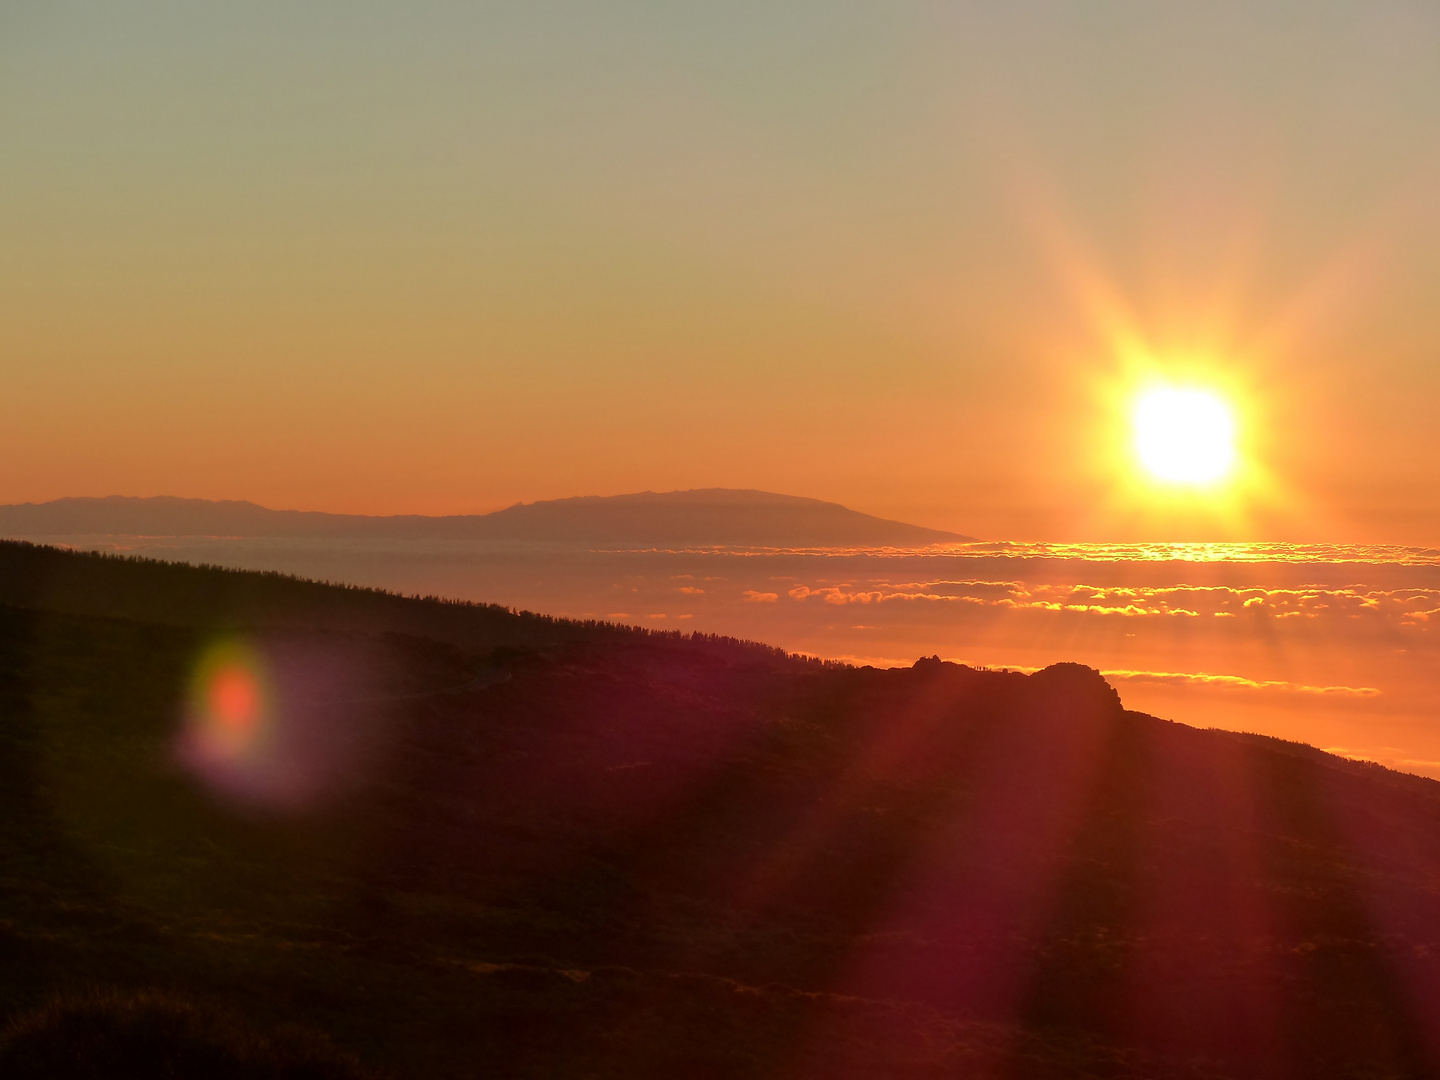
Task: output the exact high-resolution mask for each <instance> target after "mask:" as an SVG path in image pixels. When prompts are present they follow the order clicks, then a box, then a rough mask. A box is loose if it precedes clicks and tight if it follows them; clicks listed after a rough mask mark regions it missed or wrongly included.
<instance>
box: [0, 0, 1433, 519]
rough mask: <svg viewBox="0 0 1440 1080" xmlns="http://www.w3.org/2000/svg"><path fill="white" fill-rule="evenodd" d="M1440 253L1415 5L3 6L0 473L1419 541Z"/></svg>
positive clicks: (66, 485) (407, 507)
mask: <svg viewBox="0 0 1440 1080" xmlns="http://www.w3.org/2000/svg"><path fill="white" fill-rule="evenodd" d="M1437 240H1440V8H1436V7H1435V6H1434V5H1433V4H1429V3H1420V2H1415V3H1401V2H1390V0H1365V2H1363V3H1362V2H1355V3H1333V2H1324V0H1306V2H1304V3H1300V2H1265V3H1260V2H1255V3H1217V2H1187V3H1179V2H1176V3H1166V2H1160V0H1144V2H1140V0H1134V2H1119V0H1085V2H1083V3H1082V2H1074V3H1065V2H1059V0H1049V2H1043V3H1041V2H1024V0H1017V2H1006V3H1004V4H998V3H975V4H966V3H955V2H951V3H943V4H941V3H926V2H918V0H917V2H908V3H904V4H895V3H893V2H887V3H881V2H866V3H861V2H851V0H830V2H827V3H819V2H816V0H786V2H776V0H768V2H765V3H760V2H751V0H737V2H733V3H727V4H702V3H687V2H673V3H666V4H658V3H640V2H619V0H586V2H579V0H577V2H573V3H554V2H548V0H526V2H524V3H519V2H515V3H507V4H493V3H480V2H466V3H460V2H434V0H414V2H408V3H404V4H401V3H394V2H391V3H378V2H374V0H345V2H343V3H341V2H338V0H337V2H306V3H295V2H293V0H291V2H286V3H279V2H248V0H236V2H232V3H226V4H218V3H203V4H197V3H193V2H192V3H179V2H160V0H103V2H71V0H50V2H47V3H44V4H31V3H20V2H9V3H0V502H20V501H30V500H35V501H38V500H44V499H51V498H57V497H61V496H67V495H107V494H128V495H156V494H171V495H183V496H192V497H203V498H244V499H251V500H254V501H256V502H260V503H262V504H265V505H268V506H274V507H284V508H299V509H319V510H331V511H340V512H358V513H469V512H485V511H489V510H493V509H498V508H500V507H503V506H506V505H510V504H512V503H514V502H517V501H532V500H536V499H545V498H558V497H565V496H571V495H583V494H617V493H622V492H629V491H640V490H671V489H680V488H694V487H712V486H723V487H743V488H759V489H764V490H771V491H780V492H786V493H790V494H798V495H807V496H813V497H817V498H824V499H831V500H834V501H838V502H842V503H844V504H846V505H849V506H852V507H855V508H856V509H860V510H864V511H867V512H869V513H875V514H880V515H882V516H886V517H893V518H899V519H902V520H908V521H914V522H916V523H919V524H924V525H929V526H932V527H938V528H948V529H954V530H957V531H960V532H964V533H969V534H973V535H978V536H983V537H990V538H1002V537H1003V538H1015V539H1037V540H1057V541H1086V540H1135V541H1140V540H1208V539H1241V540H1246V539H1277V540H1297V541H1299V540H1306V541H1310V540H1314V541H1334V542H1352V543H1403V544H1433V543H1434V541H1435V537H1436V535H1437V531H1440V530H1437V526H1440V425H1437V424H1435V422H1434V414H1435V412H1436V403H1437V401H1440V303H1437V302H1436V301H1437V298H1440V243H1437ZM1171 383H1177V384H1185V385H1197V386H1202V387H1209V388H1212V389H1215V390H1216V391H1217V392H1219V393H1221V394H1222V396H1224V398H1225V400H1226V401H1228V402H1229V403H1230V404H1231V406H1232V407H1233V410H1234V415H1235V418H1236V424H1237V445H1238V447H1239V450H1240V452H1241V456H1242V458H1243V468H1242V469H1241V470H1239V472H1237V474H1236V477H1235V479H1234V480H1233V482H1231V483H1229V484H1227V485H1226V487H1225V490H1224V491H1221V492H1196V491H1191V490H1189V489H1186V490H1184V491H1178V492H1177V491H1160V490H1158V489H1156V488H1155V486H1154V485H1153V484H1147V483H1146V482H1144V481H1143V480H1142V479H1139V478H1137V476H1136V474H1135V469H1136V466H1135V463H1134V461H1133V460H1132V459H1133V454H1131V453H1130V450H1129V444H1128V442H1127V439H1128V434H1127V433H1128V427H1127V424H1128V415H1129V414H1128V411H1127V410H1128V409H1129V408H1130V407H1131V403H1132V402H1133V400H1134V398H1135V395H1136V394H1137V393H1139V392H1140V391H1141V390H1142V389H1143V388H1144V387H1145V386H1148V385H1152V384H1171Z"/></svg>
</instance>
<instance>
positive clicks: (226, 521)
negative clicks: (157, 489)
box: [0, 488, 974, 547]
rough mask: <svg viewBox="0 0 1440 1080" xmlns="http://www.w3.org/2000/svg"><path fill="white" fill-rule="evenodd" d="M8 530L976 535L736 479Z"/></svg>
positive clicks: (629, 538) (830, 537) (862, 542)
mask: <svg viewBox="0 0 1440 1080" xmlns="http://www.w3.org/2000/svg"><path fill="white" fill-rule="evenodd" d="M0 535H5V536H11V537H29V536H62V535H121V536H123V535H132V536H236V537H328V538H334V539H397V540H402V539H403V540H422V539H431V540H473V541H487V540H489V541H528V542H562V543H585V542H589V543H614V544H630V545H635V544H640V545H665V544H697V545H728V546H741V547H924V546H929V545H933V544H940V543H963V542H966V541H970V540H973V539H974V538H973V537H969V536H965V535H962V534H960V533H953V532H948V531H945V530H941V529H930V528H926V527H923V526H919V525H911V524H908V523H906V522H900V521H892V520H889V519H886V518H880V517H876V516H874V515H871V514H864V513H861V512H859V511H856V510H851V509H849V508H848V507H845V506H842V505H840V504H839V503H832V502H826V501H824V500H820V499H810V498H805V497H803V496H796V495H780V494H776V493H773V492H765V491H757V490H753V489H735V488H696V489H690V490H686V491H671V492H650V491H646V492H636V493H633V494H627V495H609V496H603V495H582V496H576V497H573V498H568V499H551V500H542V501H537V502H532V503H517V504H515V505H514V506H509V507H506V508H504V509H502V510H496V511H494V512H492V513H489V514H451V515H443V516H427V515H420V514H394V515H364V514H330V513H325V512H323V511H315V510H273V509H270V508H268V507H264V506H261V505H259V504H257V503H253V502H249V501H246V500H209V499H186V498H180V497H177V496H151V497H143V498H142V497H133V496H122V495H111V496H104V497H72V498H64V499H55V500H51V501H49V502H43V503H13V504H9V505H5V506H0Z"/></svg>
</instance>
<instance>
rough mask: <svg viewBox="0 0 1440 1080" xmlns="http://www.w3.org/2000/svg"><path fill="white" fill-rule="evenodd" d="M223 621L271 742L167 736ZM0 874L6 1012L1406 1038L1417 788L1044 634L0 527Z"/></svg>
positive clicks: (750, 1029) (803, 1056)
mask: <svg viewBox="0 0 1440 1080" xmlns="http://www.w3.org/2000/svg"><path fill="white" fill-rule="evenodd" d="M237 639H238V640H243V642H244V643H246V645H247V648H248V653H247V655H253V656H254V657H255V658H256V659H255V660H254V663H255V664H256V665H258V666H259V667H260V668H262V669H263V670H264V671H265V672H266V675H265V685H266V687H267V688H268V689H267V691H266V692H267V694H270V695H272V696H273V700H274V702H275V706H274V709H275V712H274V716H273V718H272V719H273V729H267V731H268V735H267V741H263V742H258V743H255V744H254V745H251V746H249V749H247V750H246V752H245V753H244V754H239V755H237V756H235V757H234V758H233V760H232V759H230V758H225V759H223V760H222V759H218V758H213V757H212V758H204V757H200V758H197V757H196V756H195V755H194V754H193V753H192V752H191V750H190V749H187V747H190V744H189V743H188V742H187V741H186V739H187V736H186V735H185V730H186V729H184V728H183V726H182V721H181V718H182V716H183V715H184V713H185V711H186V705H185V702H186V700H187V694H189V692H190V691H189V688H190V685H191V679H192V676H193V674H194V672H195V671H196V670H197V664H200V665H201V670H203V664H202V663H201V660H202V657H203V656H204V655H205V654H206V652H207V650H208V649H211V648H212V647H213V645H214V644H215V642H217V641H222V642H224V641H230V642H232V643H233V642H235V641H236V640H237ZM191 749H193V748H191ZM0 883H3V887H0V1015H5V1016H10V1015H15V1014H18V1013H20V1012H22V1011H24V1010H25V1009H28V1008H31V1007H33V1006H34V1005H36V1004H37V1003H39V1002H40V1001H42V1000H43V999H45V998H46V996H47V995H49V994H51V993H54V992H61V993H64V992H67V991H72V992H73V991H75V990H76V989H79V988H84V987H89V986H95V985H103V986H114V987H119V988H121V989H122V990H126V991H129V990H138V989H146V988H159V989H162V990H164V991H166V992H167V993H170V994H176V995H181V996H183V997H184V998H185V999H187V1000H193V1001H195V1002H199V1003H202V1004H205V1005H207V1006H208V1005H211V1004H217V1005H221V1006H224V1007H226V1008H228V1009H232V1010H234V1011H236V1012H238V1013H240V1014H241V1015H243V1016H245V1017H247V1018H248V1019H249V1020H250V1021H251V1022H253V1023H255V1024H257V1025H259V1026H260V1027H262V1028H266V1029H271V1028H279V1027H280V1026H281V1025H284V1024H294V1023H298V1024H300V1025H302V1026H304V1027H307V1028H310V1029H314V1030H318V1031H322V1032H326V1033H328V1034H329V1035H330V1036H331V1037H332V1038H333V1039H334V1040H335V1041H336V1042H337V1043H338V1044H339V1045H340V1046H342V1047H344V1048H347V1049H349V1050H352V1051H354V1052H355V1053H357V1054H359V1055H360V1057H361V1058H363V1059H364V1060H365V1061H366V1062H368V1063H370V1064H371V1065H373V1066H375V1067H378V1068H382V1069H385V1070H389V1071H390V1072H391V1073H393V1074H394V1075H397V1076H400V1077H416V1078H420V1077H425V1078H428V1077H471V1076H479V1077H506V1078H529V1077H534V1078H540V1077H546V1078H564V1077H587V1078H616V1080H621V1078H632V1077H634V1078H640V1077H644V1078H650V1077H654V1078H659V1077H680V1076H684V1077H699V1078H731V1077H733V1078H741V1077H745V1078H750V1077H767V1078H768V1077H785V1078H791V1077H794V1078H807V1080H808V1078H814V1080H820V1078H835V1077H841V1078H845V1077H854V1078H857V1080H858V1078H862V1077H863V1078H873V1077H886V1078H891V1077H895V1078H909V1077H915V1078H919V1077H927V1078H930V1077H952V1076H953V1077H1023V1078H1056V1080H1058V1078H1061V1077H1074V1076H1091V1077H1127V1078H1141V1077H1196V1078H1200V1077H1209V1078H1219V1077H1234V1078H1240V1077H1321V1078H1325V1077H1356V1078H1358V1077H1422V1076H1434V1075H1436V1074H1437V1073H1436V1064H1437V1061H1440V1058H1437V1056H1436V1054H1437V1049H1440V1041H1437V1039H1440V1020H1437V1018H1440V784H1436V783H1435V782H1432V781H1429V780H1424V779H1421V778H1418V777H1413V776H1408V775H1404V774H1399V773H1395V772H1390V771H1387V770H1384V769H1381V768H1379V767H1376V766H1369V765H1364V764H1359V763H1355V762H1349V761H1345V760H1342V759H1339V758H1336V757H1333V756H1330V755H1327V754H1323V753H1321V752H1319V751H1317V750H1314V749H1311V748H1309V747H1305V746H1301V745H1297V744H1291V743H1282V742H1278V741H1276V740H1272V739H1265V738H1260V737H1255V736H1247V735H1239V734H1233V733H1227V732H1219V731H1200V730H1196V729H1193V728H1189V727H1185V726H1184V725H1182V724H1176V723H1171V722H1167V721H1164V720H1160V719H1157V718H1155V717H1151V716H1146V715H1143V714H1140V713H1135V712H1130V711H1127V710H1125V709H1124V707H1123V705H1122V703H1121V702H1120V700H1119V698H1118V696H1117V695H1116V694H1115V692H1114V690H1113V689H1111V688H1110V687H1109V686H1108V685H1106V683H1105V682H1104V680H1103V679H1102V678H1101V677H1100V676H1099V675H1098V674H1097V673H1095V672H1093V671H1091V670H1089V669H1086V668H1082V667H1079V666H1077V665H1067V664H1059V665H1056V666H1054V667H1051V668H1048V669H1046V670H1044V671H1041V672H1038V673H1036V674H1034V675H1030V676H1025V675H1020V674H1016V673H1009V672H998V671H984V670H975V669H970V668H965V667H961V666H957V665H954V664H947V663H942V662H940V661H938V660H933V659H932V660H923V661H920V662H917V663H916V664H915V666H914V667H912V668H908V669H901V670H888V671H881V670H874V669H869V668H860V669H856V668H849V667H844V666H841V665H827V664H821V663H818V662H814V661H805V660H800V659H795V658H787V657H785V656H784V655H783V654H781V653H778V652H777V651H775V650H769V649H765V648H764V647H761V646H750V645H745V644H743V643H737V642H727V641H717V640H714V639H709V638H703V637H698V636H697V637H696V638H690V637H684V636H680V635H663V634H646V633H643V632H638V631H631V630H627V629H624V628H617V627H611V626H607V625H604V624H575V623H567V622H564V621H563V620H549V619H543V618H539V617H526V616H521V615H516V614H514V613H511V612H507V611H504V610H503V609H497V608H490V607H484V606H480V605H460V604H445V603H441V602H438V601H427V600H419V599H405V598H401V597H394V596H389V595H386V594H382V593H375V592H371V591H366V590H354V589H344V588H340V587H334V586H323V585H317V584H314V583H306V582H299V581H295V580H293V579H288V578H282V577H279V576H277V575H259V574H240V573H233V572H228V571H220V570H213V569H197V568H190V567H181V566H168V565H163V564H157V563H149V562H143V561H129V560H122V559H114V558H101V557H96V556H82V555H73V554H68V553H63V552H58V551H54V550H49V549H41V548H34V547H29V546H25V545H14V544H0ZM4 1053H5V1049H4V1043H3V1040H0V1073H3V1072H4V1071H5V1069H4V1066H5V1058H4Z"/></svg>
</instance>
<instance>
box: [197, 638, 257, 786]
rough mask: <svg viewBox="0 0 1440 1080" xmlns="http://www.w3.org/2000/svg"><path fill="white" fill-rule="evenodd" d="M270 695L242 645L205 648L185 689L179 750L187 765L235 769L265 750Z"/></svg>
mask: <svg viewBox="0 0 1440 1080" xmlns="http://www.w3.org/2000/svg"><path fill="white" fill-rule="evenodd" d="M274 711H275V710H274V694H273V691H272V689H271V685H270V679H269V676H268V672H267V669H266V665H265V663H264V661H263V660H262V658H261V656H260V655H259V653H257V652H256V651H255V650H254V649H253V648H251V647H250V646H249V645H248V644H246V643H245V642H243V641H226V642H222V643H220V644H218V645H215V646H213V647H211V648H210V649H209V650H208V651H207V652H206V653H205V654H204V655H203V656H202V657H201V658H200V662H199V664H197V665H196V668H195V675H194V677H193V678H192V680H191V684H190V696H189V706H188V708H187V709H186V723H185V732H184V737H183V739H184V745H183V750H184V753H185V756H186V757H187V758H188V759H190V760H191V762H192V764H195V765H197V766H207V767H233V768H241V767H243V766H244V765H245V763H247V762H250V763H253V762H255V761H257V760H258V759H259V758H260V757H261V756H263V754H264V753H265V751H266V747H267V745H268V744H269V742H270V741H271V738H272V736H273V729H274Z"/></svg>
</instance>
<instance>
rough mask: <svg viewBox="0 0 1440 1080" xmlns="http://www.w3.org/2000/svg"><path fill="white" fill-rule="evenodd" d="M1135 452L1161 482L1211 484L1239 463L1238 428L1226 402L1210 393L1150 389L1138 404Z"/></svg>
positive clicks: (1136, 409) (1135, 413)
mask: <svg viewBox="0 0 1440 1080" xmlns="http://www.w3.org/2000/svg"><path fill="white" fill-rule="evenodd" d="M1134 423H1135V448H1136V451H1137V452H1138V453H1139V455H1140V461H1141V462H1142V463H1143V464H1144V466H1145V468H1146V469H1147V470H1148V471H1149V472H1150V473H1151V474H1152V475H1153V476H1156V477H1158V478H1159V479H1161V480H1168V481H1170V482H1172V483H1179V484H1206V483H1211V482H1213V481H1216V480H1219V479H1221V478H1223V477H1224V476H1225V475H1226V473H1228V472H1229V471H1230V469H1231V467H1232V465H1233V464H1234V462H1235V424H1234V421H1233V420H1232V418H1231V415H1230V409H1229V407H1228V406H1227V405H1226V404H1225V402H1224V401H1223V400H1221V398H1220V397H1218V396H1217V395H1215V394H1213V393H1211V392H1210V391H1208V390H1189V389H1178V388H1165V389H1159V390H1151V391H1150V392H1148V393H1146V394H1144V395H1143V396H1141V397H1140V399H1139V400H1138V401H1137V402H1136V404H1135V412H1134Z"/></svg>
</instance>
